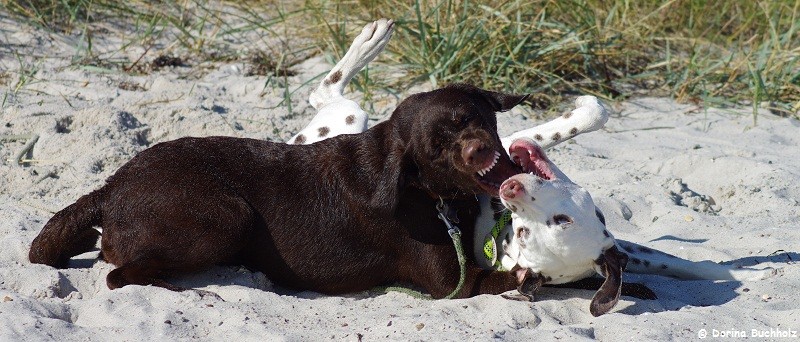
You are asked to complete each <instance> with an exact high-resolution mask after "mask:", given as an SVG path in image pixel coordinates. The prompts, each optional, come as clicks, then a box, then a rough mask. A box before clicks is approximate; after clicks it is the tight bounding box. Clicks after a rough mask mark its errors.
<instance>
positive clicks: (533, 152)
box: [508, 139, 556, 180]
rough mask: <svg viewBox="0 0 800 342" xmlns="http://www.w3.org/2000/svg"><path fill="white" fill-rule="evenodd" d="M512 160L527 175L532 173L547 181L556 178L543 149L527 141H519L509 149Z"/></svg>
mask: <svg viewBox="0 0 800 342" xmlns="http://www.w3.org/2000/svg"><path fill="white" fill-rule="evenodd" d="M508 151H509V154H510V156H511V160H512V161H514V163H516V164H517V165H519V166H521V167H522V169H523V171H524V172H525V173H530V174H533V175H536V176H538V177H539V178H543V179H546V180H554V179H555V178H556V176H555V174H554V173H553V169H552V168H551V167H550V164H551V163H550V160H549V159H547V155H545V154H544V151H543V150H542V148H541V147H540V146H539V145H538V144H536V143H534V142H532V141H528V140H527V139H517V140H515V141H514V143H512V144H511V147H509V148H508Z"/></svg>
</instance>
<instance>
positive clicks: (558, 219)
mask: <svg viewBox="0 0 800 342" xmlns="http://www.w3.org/2000/svg"><path fill="white" fill-rule="evenodd" d="M553 222H554V223H555V224H557V225H562V224H570V223H572V218H571V217H569V216H567V215H564V214H558V215H556V216H553Z"/></svg>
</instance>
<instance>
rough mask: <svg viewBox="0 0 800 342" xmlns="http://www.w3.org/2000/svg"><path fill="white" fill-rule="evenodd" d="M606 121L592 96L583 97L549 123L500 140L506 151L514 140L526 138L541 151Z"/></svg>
mask: <svg viewBox="0 0 800 342" xmlns="http://www.w3.org/2000/svg"><path fill="white" fill-rule="evenodd" d="M606 121H608V111H607V110H606V108H605V107H603V104H602V103H601V102H600V100H598V99H597V98H596V97H594V96H590V95H585V96H580V97H578V98H577V99H575V109H573V110H572V111H571V112H569V113H566V114H564V115H562V116H560V117H558V118H555V119H553V120H551V121H549V122H546V123H544V124H541V125H539V126H536V127H532V128H528V129H526V130H522V131H519V132H516V133H514V134H511V135H510V136H508V137H505V138H503V139H501V141H502V143H503V146H504V147H505V148H506V149H508V148H509V147H510V146H511V143H513V142H514V140H516V139H519V138H528V139H531V140H533V141H535V142H536V143H537V144H539V146H541V147H542V149H545V150H546V149H548V148H550V147H553V146H555V145H558V144H560V143H562V142H564V141H567V140H569V139H572V138H573V137H575V136H576V135H578V134H583V133H588V132H592V131H596V130H598V129H600V128H602V127H603V125H605V124H606Z"/></svg>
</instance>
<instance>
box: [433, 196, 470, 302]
mask: <svg viewBox="0 0 800 342" xmlns="http://www.w3.org/2000/svg"><path fill="white" fill-rule="evenodd" d="M436 211H438V212H439V214H438V215H439V219H440V220H442V221H443V222H444V225H445V226H447V234H450V238H451V239H453V246H455V247H456V255H458V266H459V267H460V268H461V276H459V277H458V285H456V289H455V290H453V292H450V294H449V295H447V296H446V297H444V298H445V299H453V298H454V297H455V296H456V295H458V293H459V292H461V288H463V287H464V282H465V281H466V279H467V258H466V257H465V256H464V246H462V245H461V230H460V229H458V227H456V226H455V225H454V224H453V223H452V222H450V219H449V218H448V217H447V208H446V207H445V204H444V200H443V199H442V198H441V197H439V203H437V204H436Z"/></svg>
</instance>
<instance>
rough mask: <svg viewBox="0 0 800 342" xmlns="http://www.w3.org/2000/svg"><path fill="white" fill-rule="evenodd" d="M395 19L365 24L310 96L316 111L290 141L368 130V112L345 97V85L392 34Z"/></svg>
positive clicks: (307, 142) (302, 141)
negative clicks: (340, 58)
mask: <svg viewBox="0 0 800 342" xmlns="http://www.w3.org/2000/svg"><path fill="white" fill-rule="evenodd" d="M393 28H394V22H393V21H392V20H388V19H380V20H377V21H374V22H372V23H370V24H367V25H366V26H364V29H362V30H361V34H359V35H358V36H357V37H356V39H355V40H353V44H352V45H350V48H349V49H348V50H347V53H345V55H344V57H342V60H340V61H339V63H336V66H334V67H333V69H331V71H330V72H329V73H328V75H327V76H325V78H324V79H323V80H322V82H320V84H319V86H318V87H317V89H316V90H314V92H312V93H311V95H310V96H309V102H310V103H311V106H312V107H314V108H315V109H316V110H317V114H316V115H315V116H314V118H313V119H312V120H311V122H310V123H309V124H308V125H307V126H306V127H305V128H303V129H302V130H301V131H300V132H298V133H297V134H296V135H295V136H293V137H292V138H291V139H289V141H288V143H291V144H311V143H314V142H317V141H320V140H323V139H326V138H329V137H333V136H337V135H339V134H355V133H361V132H363V131H366V130H367V119H368V116H367V113H366V112H364V110H362V109H361V107H360V106H359V105H358V103H356V102H355V101H352V100H348V99H346V98H344V88H345V86H347V84H348V83H350V80H352V79H353V76H355V75H356V74H357V73H358V72H359V71H361V69H363V68H364V67H365V66H367V64H368V63H369V62H371V61H372V60H373V59H375V57H376V56H378V54H379V53H380V52H381V51H383V48H384V47H386V43H388V42H389V39H390V38H391V37H392V30H393Z"/></svg>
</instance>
